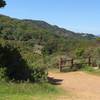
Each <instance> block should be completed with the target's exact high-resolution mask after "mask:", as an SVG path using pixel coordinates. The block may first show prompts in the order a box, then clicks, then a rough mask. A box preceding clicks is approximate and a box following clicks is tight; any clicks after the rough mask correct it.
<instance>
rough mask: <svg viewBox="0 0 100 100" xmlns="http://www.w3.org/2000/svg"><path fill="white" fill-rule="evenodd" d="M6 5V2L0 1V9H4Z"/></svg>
mask: <svg viewBox="0 0 100 100" xmlns="http://www.w3.org/2000/svg"><path fill="white" fill-rule="evenodd" d="M5 5H6V2H5V1H4V0H0V8H1V7H4V6H5Z"/></svg>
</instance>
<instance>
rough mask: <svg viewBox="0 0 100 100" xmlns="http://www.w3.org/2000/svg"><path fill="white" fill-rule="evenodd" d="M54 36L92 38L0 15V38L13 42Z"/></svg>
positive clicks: (31, 21)
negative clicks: (40, 36)
mask: <svg viewBox="0 0 100 100" xmlns="http://www.w3.org/2000/svg"><path fill="white" fill-rule="evenodd" d="M47 34H48V35H55V36H62V37H71V38H84V37H85V38H90V39H91V38H94V37H95V36H94V35H92V34H84V33H75V32H72V31H69V30H67V29H64V28H60V27H58V26H56V25H50V24H48V23H46V22H44V21H39V20H27V19H25V20H20V19H15V18H11V17H8V16H4V15H0V36H1V37H3V38H6V39H13V40H16V39H17V40H30V39H36V38H38V37H39V35H42V36H43V35H47Z"/></svg>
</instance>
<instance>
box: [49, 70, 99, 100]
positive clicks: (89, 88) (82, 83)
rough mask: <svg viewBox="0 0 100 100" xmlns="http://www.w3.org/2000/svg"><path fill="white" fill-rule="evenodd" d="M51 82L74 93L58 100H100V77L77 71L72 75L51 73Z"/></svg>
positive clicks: (71, 73)
mask: <svg viewBox="0 0 100 100" xmlns="http://www.w3.org/2000/svg"><path fill="white" fill-rule="evenodd" d="M49 77H50V78H51V80H52V81H51V82H52V83H53V82H54V83H53V84H56V85H58V86H60V87H61V88H63V89H64V90H65V91H69V92H70V93H72V95H71V96H70V97H68V96H62V97H59V98H58V99H57V100H100V76H95V75H91V74H88V73H85V72H81V71H77V72H70V73H58V72H50V73H49Z"/></svg>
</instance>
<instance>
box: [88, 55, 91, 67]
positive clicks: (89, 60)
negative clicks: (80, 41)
mask: <svg viewBox="0 0 100 100" xmlns="http://www.w3.org/2000/svg"><path fill="white" fill-rule="evenodd" d="M88 65H89V66H91V57H89V58H88Z"/></svg>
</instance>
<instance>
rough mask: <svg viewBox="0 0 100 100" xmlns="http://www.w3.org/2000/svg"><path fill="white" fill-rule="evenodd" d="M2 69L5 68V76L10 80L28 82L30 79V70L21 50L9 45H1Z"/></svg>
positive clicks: (0, 66)
mask: <svg viewBox="0 0 100 100" xmlns="http://www.w3.org/2000/svg"><path fill="white" fill-rule="evenodd" d="M0 68H5V69H6V70H5V76H4V77H7V78H8V80H14V81H15V80H16V81H20V80H27V79H28V78H29V77H30V69H29V67H28V65H27V63H26V61H25V60H24V59H23V58H22V56H21V54H20V52H19V50H18V49H17V48H14V47H12V46H10V45H8V44H5V45H0Z"/></svg>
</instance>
